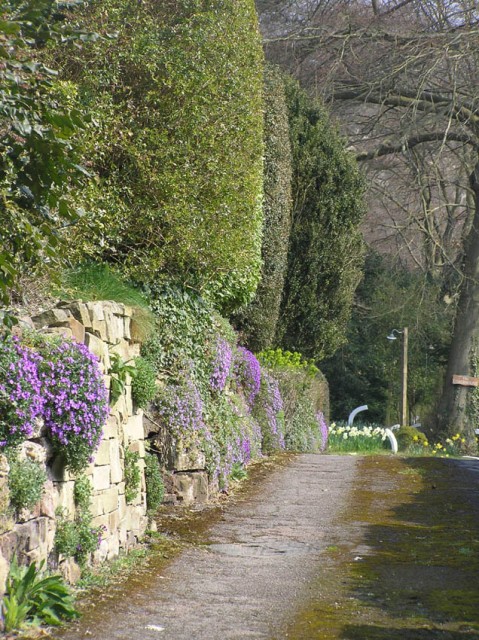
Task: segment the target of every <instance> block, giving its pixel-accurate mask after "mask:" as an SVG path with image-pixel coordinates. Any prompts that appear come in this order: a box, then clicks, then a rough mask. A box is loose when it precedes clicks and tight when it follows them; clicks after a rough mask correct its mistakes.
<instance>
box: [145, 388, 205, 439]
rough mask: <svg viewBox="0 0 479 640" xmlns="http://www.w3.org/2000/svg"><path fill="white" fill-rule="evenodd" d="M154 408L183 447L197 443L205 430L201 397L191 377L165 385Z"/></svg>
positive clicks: (169, 431)
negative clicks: (179, 382) (178, 382)
mask: <svg viewBox="0 0 479 640" xmlns="http://www.w3.org/2000/svg"><path fill="white" fill-rule="evenodd" d="M155 409H156V412H157V414H158V415H159V417H160V418H161V420H162V422H163V423H164V424H165V426H166V427H167V430H168V433H169V434H170V435H171V436H172V437H173V438H175V440H177V441H180V442H182V443H183V445H184V446H185V447H196V446H198V445H199V443H200V441H201V439H202V437H203V435H204V434H205V432H206V425H205V422H204V419H203V399H202V397H201V393H200V391H199V389H198V387H197V386H196V385H195V383H194V382H193V381H192V380H191V379H186V380H183V381H182V383H181V384H168V385H166V386H165V387H164V388H163V389H162V390H161V392H160V393H159V394H158V396H157V398H156V401H155Z"/></svg>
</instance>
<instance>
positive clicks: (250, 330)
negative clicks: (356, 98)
mask: <svg viewBox="0 0 479 640" xmlns="http://www.w3.org/2000/svg"><path fill="white" fill-rule="evenodd" d="M264 80H265V83H264V110H265V113H264V204H263V212H264V218H263V243H262V249H261V254H262V258H263V267H262V271H261V281H260V283H259V285H258V289H257V290H256V295H255V298H254V300H253V302H252V303H251V304H250V305H248V307H247V308H246V309H245V310H243V311H242V313H241V314H240V315H238V316H237V317H236V318H235V324H236V325H237V327H238V328H239V329H240V330H241V331H242V332H243V334H244V339H245V340H246V342H247V344H248V346H249V347H250V349H252V351H255V352H256V351H262V350H263V349H267V348H268V347H270V346H271V345H272V343H273V340H274V335H275V331H276V324H277V322H278V317H279V308H280V304H281V295H282V292H283V285H284V278H285V275H286V266H287V256H288V244H289V234H290V229H291V205H292V201H291V178H292V167H291V145H290V141H289V123H288V109H287V106H286V97H285V92H284V78H283V76H282V74H281V73H280V71H279V70H278V69H276V68H275V67H273V66H272V65H270V66H268V67H266V69H265V78H264Z"/></svg>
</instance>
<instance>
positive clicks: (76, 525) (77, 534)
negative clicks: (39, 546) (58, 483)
mask: <svg viewBox="0 0 479 640" xmlns="http://www.w3.org/2000/svg"><path fill="white" fill-rule="evenodd" d="M92 491H93V488H92V485H91V482H90V480H89V479H88V478H87V477H86V476H84V475H83V476H80V477H78V478H77V479H76V480H75V486H74V490H73V495H74V500H75V506H76V512H75V518H74V520H68V518H67V517H66V516H65V513H64V511H63V510H61V509H60V510H58V512H57V528H56V532H55V549H56V551H57V553H60V554H62V555H64V556H65V557H67V558H75V560H76V561H77V562H78V564H80V566H84V565H85V564H86V562H87V560H88V557H89V556H90V554H91V553H93V552H94V551H96V550H97V549H98V546H99V544H100V542H101V533H102V527H92V524H91V523H92V519H93V516H92V514H91V510H90V509H91V495H92Z"/></svg>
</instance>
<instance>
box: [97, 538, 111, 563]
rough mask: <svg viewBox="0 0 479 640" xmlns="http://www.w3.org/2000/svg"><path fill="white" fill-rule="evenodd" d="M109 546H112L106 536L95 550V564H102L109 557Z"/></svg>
mask: <svg viewBox="0 0 479 640" xmlns="http://www.w3.org/2000/svg"><path fill="white" fill-rule="evenodd" d="M109 546H110V545H109V541H108V540H106V538H104V539H103V540H102V541H101V542H100V546H99V547H98V549H97V550H96V551H95V553H94V555H93V563H94V564H101V563H102V562H105V560H106V559H107V558H108V550H109Z"/></svg>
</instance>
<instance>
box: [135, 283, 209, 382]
mask: <svg viewBox="0 0 479 640" xmlns="http://www.w3.org/2000/svg"><path fill="white" fill-rule="evenodd" d="M150 296H151V307H152V309H153V311H154V313H155V315H156V317H157V326H156V331H155V333H154V334H152V336H151V337H150V339H149V340H147V341H146V342H145V343H144V344H142V345H141V355H142V356H143V357H144V358H145V360H147V361H148V362H150V363H151V364H152V365H153V366H154V368H155V371H156V373H157V374H159V375H160V376H163V377H165V376H166V375H167V376H168V377H169V378H170V379H173V380H177V381H178V380H180V379H181V378H182V372H183V371H185V370H188V371H189V372H190V375H191V376H192V377H193V378H194V379H195V380H196V381H198V382H199V383H201V384H203V385H204V386H208V385H209V378H210V375H211V363H210V350H211V349H212V348H213V347H212V345H213V344H215V343H216V320H215V317H214V311H213V308H212V306H211V304H209V303H208V302H206V301H205V300H204V299H203V298H201V296H199V295H198V294H196V293H195V292H192V291H186V290H184V289H181V288H180V287H176V286H172V285H170V286H165V287H157V288H151V289H150Z"/></svg>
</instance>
